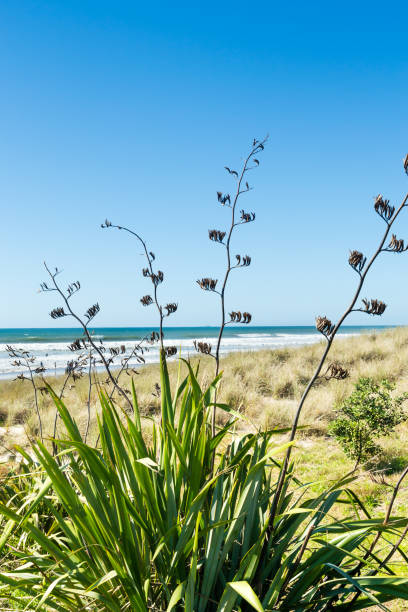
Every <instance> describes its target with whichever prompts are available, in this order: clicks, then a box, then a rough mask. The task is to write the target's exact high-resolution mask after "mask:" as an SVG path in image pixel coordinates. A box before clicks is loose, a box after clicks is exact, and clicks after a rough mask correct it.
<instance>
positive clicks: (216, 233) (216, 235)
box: [208, 229, 225, 242]
mask: <svg viewBox="0 0 408 612" xmlns="http://www.w3.org/2000/svg"><path fill="white" fill-rule="evenodd" d="M208 237H209V239H210V240H213V241H214V242H222V241H223V240H224V238H225V232H220V230H216V229H212V230H208Z"/></svg>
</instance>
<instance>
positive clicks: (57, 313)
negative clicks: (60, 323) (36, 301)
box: [50, 307, 67, 319]
mask: <svg viewBox="0 0 408 612" xmlns="http://www.w3.org/2000/svg"><path fill="white" fill-rule="evenodd" d="M66 316H67V313H66V312H65V310H64V309H63V308H61V307H59V308H54V310H51V312H50V317H51V319H59V318H60V317H66Z"/></svg>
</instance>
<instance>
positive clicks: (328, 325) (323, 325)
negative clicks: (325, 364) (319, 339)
mask: <svg viewBox="0 0 408 612" xmlns="http://www.w3.org/2000/svg"><path fill="white" fill-rule="evenodd" d="M316 329H317V331H319V332H320V333H321V334H323V336H325V337H326V338H327V339H329V338H330V336H331V334H332V333H333V330H334V325H333V324H332V322H331V321H330V319H328V318H327V317H316Z"/></svg>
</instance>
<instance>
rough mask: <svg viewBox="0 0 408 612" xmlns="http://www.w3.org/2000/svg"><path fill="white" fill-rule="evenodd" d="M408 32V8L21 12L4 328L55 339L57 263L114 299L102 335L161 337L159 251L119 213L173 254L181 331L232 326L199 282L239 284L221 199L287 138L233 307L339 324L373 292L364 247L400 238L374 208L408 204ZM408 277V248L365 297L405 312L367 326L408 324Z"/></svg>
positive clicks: (354, 5)
mask: <svg viewBox="0 0 408 612" xmlns="http://www.w3.org/2000/svg"><path fill="white" fill-rule="evenodd" d="M407 17H408V8H407V5H406V3H405V2H404V3H403V2H388V3H384V2H381V3H380V2H355V1H354V2H347V1H346V2H341V3H328V2H309V3H307V2H298V1H292V2H279V3H278V2H273V1H268V2H266V1H265V2H264V1H258V2H255V3H250V2H241V1H234V2H211V1H207V2H143V3H142V2H137V0H133V1H129V2H127V1H124V0H117V1H115V2H114V1H109V2H106V1H104V0H97V1H96V0H95V1H89V0H70V1H69V2H62V1H60V0H54V1H48V2H46V1H43V0H36V1H34V0H32V1H29V0H19V1H18V2H11V1H8V2H7V1H5V2H1V3H0V79H1V96H0V135H1V144H0V202H1V211H2V212H1V226H0V250H1V264H2V265H1V283H2V288H1V296H2V297H1V300H0V327H11V326H13V327H25V326H38V327H41V326H53V325H54V322H52V321H51V319H50V318H49V317H48V314H47V313H48V312H49V310H50V309H51V307H53V306H56V305H58V304H57V302H55V301H54V300H53V299H52V298H53V297H54V296H53V295H41V294H38V293H37V289H38V286H39V283H40V281H41V280H43V279H44V278H45V277H44V272H43V269H42V262H43V260H44V259H45V260H46V261H47V262H48V263H49V265H57V266H58V267H60V268H62V269H63V270H64V276H62V277H61V280H62V281H64V282H65V281H66V282H67V283H68V281H72V280H76V279H79V280H80V281H81V283H82V286H83V290H82V292H81V294H80V295H78V296H77V298H75V299H76V305H77V306H78V308H79V311H80V312H82V311H84V310H85V308H86V307H88V306H89V305H90V304H91V303H93V302H94V301H97V300H98V301H99V302H100V305H101V313H100V314H99V316H98V318H97V319H96V320H95V324H96V325H135V326H139V325H151V324H153V323H155V322H156V317H155V315H154V311H153V310H151V309H149V308H143V307H142V306H141V304H140V302H139V298H140V297H141V295H144V294H146V293H148V292H149V291H150V283H149V281H148V280H146V279H144V278H143V277H142V275H141V272H140V269H141V267H142V266H143V264H144V262H143V259H142V257H141V255H140V253H141V250H140V247H139V246H138V245H137V244H136V243H135V242H134V241H132V240H131V238H130V237H128V236H125V235H122V234H121V233H119V232H113V231H104V230H101V229H100V223H101V221H103V220H104V219H105V217H108V218H109V219H111V220H112V221H113V222H116V223H119V224H123V225H129V226H130V227H132V228H133V229H135V230H137V231H139V232H140V233H141V234H142V235H143V236H144V237H145V239H146V240H147V241H148V244H149V246H150V247H151V249H152V250H153V251H154V252H155V253H156V256H157V260H158V262H159V265H160V268H161V269H162V270H163V271H164V273H165V284H164V285H163V289H162V296H163V300H164V301H166V300H172V301H173V300H174V301H178V303H179V311H178V312H177V314H176V315H173V317H172V318H171V319H170V322H171V323H172V324H173V325H194V324H196V325H207V324H216V323H217V321H218V303H217V300H216V297H215V296H213V295H209V294H206V293H204V292H201V290H200V289H199V288H198V286H197V285H196V283H195V281H196V279H197V278H199V277H202V276H213V277H215V278H218V277H219V276H220V274H221V272H222V270H223V263H224V259H223V258H224V253H223V251H222V247H220V246H219V245H216V244H213V243H211V242H210V241H209V240H208V237H207V230H208V229H209V228H217V229H224V228H225V226H226V222H227V216H228V215H227V212H228V211H227V210H225V209H223V208H221V207H220V205H219V204H217V201H216V191H217V190H221V191H228V190H231V189H232V186H233V183H232V181H231V178H230V177H229V176H228V175H227V174H226V172H225V170H224V169H223V167H224V165H228V166H230V167H233V168H235V167H238V166H239V164H240V162H241V160H242V157H243V155H244V154H245V153H246V151H247V150H248V145H249V143H250V141H251V139H252V138H253V137H254V136H256V137H262V136H263V135H264V134H265V133H267V132H268V133H269V134H270V140H269V144H268V146H267V148H266V150H265V153H264V155H263V156H262V159H261V165H260V168H259V169H258V170H257V171H256V173H255V172H254V173H253V175H252V177H251V181H252V183H253V185H254V187H255V189H254V191H253V192H251V194H249V195H247V196H246V201H245V208H247V209H248V210H254V211H256V214H257V219H256V222H255V223H253V224H251V225H248V226H246V227H245V226H244V227H242V228H238V230H237V234H236V238H234V246H233V252H234V253H235V252H236V253H243V254H245V253H248V254H249V255H251V256H252V262H253V265H252V266H251V267H250V268H249V269H244V270H239V271H236V272H235V273H234V274H233V278H232V280H231V284H230V288H229V292H228V304H229V306H230V307H231V308H234V309H241V310H248V311H250V312H252V314H253V322H254V323H256V324H270V325H281V324H294V325H296V324H305V325H308V324H313V323H314V318H315V316H316V315H317V314H324V315H327V316H329V317H331V318H333V320H334V319H335V318H336V316H337V315H338V314H339V313H340V311H342V310H343V309H344V306H345V305H346V304H347V303H348V301H349V299H350V296H351V293H352V291H353V289H354V286H355V284H356V281H357V277H356V274H355V273H354V272H353V271H352V270H351V269H350V268H349V266H348V264H347V257H348V252H349V249H358V250H362V251H364V252H365V253H366V254H370V253H371V252H372V250H373V248H375V246H376V245H377V243H378V241H379V237H380V234H381V233H382V232H383V229H384V227H383V226H384V224H383V222H382V221H381V219H379V218H378V217H377V215H375V213H374V212H373V210H372V206H373V197H374V196H375V195H376V194H377V193H379V192H381V193H383V194H384V196H386V197H388V198H390V199H391V201H392V203H394V204H398V202H399V201H400V200H401V199H402V196H403V194H404V192H405V191H406V190H408V178H407V177H406V176H405V175H404V173H403V171H402V158H403V157H404V155H405V154H406V153H407V152H408V113H407V100H408V61H407V34H406V24H407ZM398 235H399V236H400V237H403V238H407V239H408V210H407V211H406V212H405V213H404V214H403V216H402V217H401V221H400V223H399V225H398ZM407 272H408V253H406V254H402V255H393V254H387V255H384V256H383V258H382V260H381V261H380V262H378V264H377V265H376V267H375V270H374V271H373V273H372V274H371V275H370V279H369V282H368V283H367V287H366V289H365V291H364V296H366V297H373V298H379V299H383V300H384V301H385V302H386V303H387V304H388V305H389V307H388V309H387V311H386V314H385V315H384V316H383V317H382V318H381V319H379V318H375V319H373V318H369V317H368V316H365V315H362V314H356V315H355V316H354V318H353V319H350V321H349V322H350V323H355V324H370V323H374V324H379V323H383V324H389V323H392V324H395V323H404V324H407V323H408V307H407V304H408V283H407V280H406V279H407ZM364 296H363V297H364ZM64 323H65V324H66V321H64Z"/></svg>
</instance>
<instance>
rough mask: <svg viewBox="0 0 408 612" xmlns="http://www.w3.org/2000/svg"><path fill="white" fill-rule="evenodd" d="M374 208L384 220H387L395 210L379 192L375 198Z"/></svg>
mask: <svg viewBox="0 0 408 612" xmlns="http://www.w3.org/2000/svg"><path fill="white" fill-rule="evenodd" d="M374 210H375V212H376V213H377V214H379V215H380V217H382V218H383V219H384V221H389V220H390V219H391V217H392V215H393V214H394V212H395V207H394V206H390V201H389V200H384V198H383V197H382V195H381V194H379V195H378V196H377V197H376V198H375V202H374Z"/></svg>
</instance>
